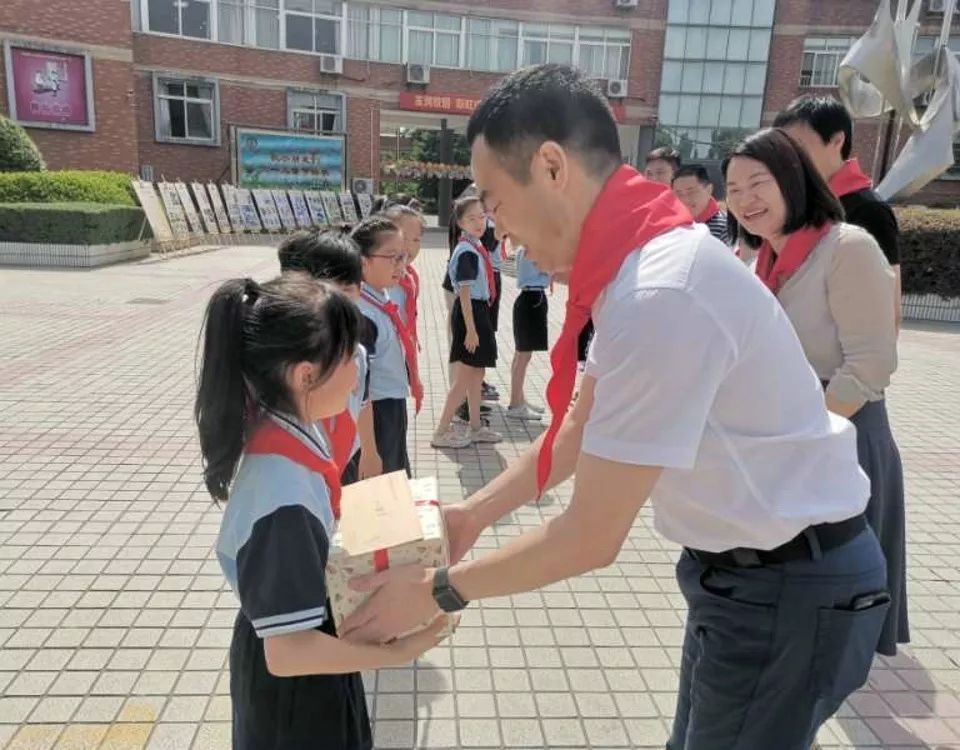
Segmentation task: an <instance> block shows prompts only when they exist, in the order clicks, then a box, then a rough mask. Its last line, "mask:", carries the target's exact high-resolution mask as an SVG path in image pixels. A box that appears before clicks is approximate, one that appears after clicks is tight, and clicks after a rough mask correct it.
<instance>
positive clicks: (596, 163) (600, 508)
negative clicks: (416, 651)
mask: <svg viewBox="0 0 960 750" xmlns="http://www.w3.org/2000/svg"><path fill="white" fill-rule="evenodd" d="M468 139H469V140H470V143H471V147H472V154H473V170H474V175H475V177H476V181H477V184H478V186H479V187H480V189H481V190H482V194H483V197H484V199H485V202H486V205H487V207H488V210H489V211H490V212H491V214H492V215H493V216H494V218H495V220H496V222H497V224H498V226H501V227H502V228H503V229H504V231H506V232H508V233H509V234H510V236H511V237H512V238H514V240H515V241H516V242H517V243H518V244H522V245H524V246H525V247H526V248H527V251H528V253H529V254H530V257H531V258H532V259H533V260H534V261H535V262H536V263H537V265H538V266H540V267H541V268H543V269H544V270H546V271H548V272H558V273H568V274H569V302H568V305H567V314H566V320H565V322H564V328H563V331H562V332H561V335H560V339H559V340H558V342H557V345H556V347H555V350H554V353H553V357H552V361H553V364H554V374H553V378H552V379H551V382H550V385H549V386H548V388H547V397H548V401H549V402H550V405H551V409H552V411H553V415H554V417H553V424H552V425H551V428H550V430H548V432H547V433H546V434H545V435H544V436H543V437H541V438H540V440H538V441H537V442H536V443H535V444H534V445H533V446H532V447H531V450H530V451H528V452H527V453H526V454H525V455H524V456H523V457H521V458H520V459H519V460H517V461H516V462H515V463H514V464H513V465H511V466H510V467H509V468H508V469H507V470H506V471H504V472H503V474H501V475H500V476H499V477H497V478H496V479H494V480H493V481H492V482H491V483H490V484H489V485H488V486H487V487H485V488H484V489H482V490H480V491H479V492H478V493H476V494H475V495H474V496H473V497H471V498H470V499H469V500H468V501H467V503H466V504H465V505H463V506H459V507H456V508H453V509H451V510H450V511H449V512H448V513H447V520H448V528H449V531H450V536H451V544H452V547H453V550H452V554H453V557H454V559H455V560H459V559H460V558H461V557H462V556H463V555H464V553H465V552H466V551H467V549H469V547H471V546H472V545H473V543H474V541H475V540H476V538H477V537H478V535H479V534H480V532H481V531H482V529H484V528H486V527H487V526H489V525H490V524H492V523H494V522H495V521H496V520H497V519H499V518H500V517H502V516H504V515H506V514H507V513H509V512H511V511H513V510H515V509H516V508H518V507H520V506H521V505H523V504H524V503H526V502H529V501H530V500H532V499H534V498H535V497H536V496H537V495H538V492H539V489H538V488H540V489H548V488H550V487H552V486H554V485H556V484H557V483H559V482H561V481H563V480H565V479H567V478H568V477H570V476H571V475H573V476H574V486H573V498H572V500H571V502H570V505H569V507H568V508H567V509H566V510H565V511H564V512H563V513H562V514H561V515H560V516H558V517H556V518H552V519H550V520H549V521H547V522H546V523H545V524H544V525H543V526H542V527H540V528H538V529H535V530H533V531H531V532H529V533H527V534H525V535H523V536H521V537H519V538H517V539H515V540H513V541H511V542H510V543H509V544H507V545H505V546H504V547H502V548H500V549H498V550H496V551H493V552H491V553H489V554H486V555H484V556H482V557H480V558H479V559H476V560H473V561H470V562H459V563H457V564H455V565H453V566H452V567H451V568H449V569H439V570H423V569H422V568H416V567H410V568H398V569H395V570H389V571H386V572H383V573H380V574H377V575H375V576H373V577H371V578H369V579H366V580H365V581H360V582H358V585H360V586H361V587H366V588H368V589H377V591H376V593H375V595H374V596H373V597H372V598H371V600H370V602H369V603H368V606H366V607H364V608H363V609H362V610H360V611H358V612H357V613H356V615H355V616H354V617H352V618H350V619H349V621H348V622H347V623H345V627H344V635H345V637H347V638H349V639H353V640H374V641H376V640H382V639H388V638H390V637H392V636H393V635H395V634H397V633H399V632H402V631H403V630H405V629H407V628H408V627H412V626H415V625H416V623H418V622H422V621H425V620H426V619H427V618H428V617H429V616H430V615H431V614H433V613H435V612H436V611H437V610H438V608H440V609H444V610H447V611H455V610H457V609H461V608H463V607H464V606H466V604H467V602H469V601H470V600H473V599H481V598H487V597H493V596H504V595H508V594H516V593H520V592H524V591H530V590H533V589H536V588H540V587H542V586H546V585H548V584H550V583H553V582H555V581H559V580H562V579H565V578H568V577H571V576H575V575H578V574H581V573H584V572H586V571H589V570H593V569H595V568H599V567H603V566H605V565H610V564H612V563H613V562H614V561H615V560H616V558H617V554H618V553H619V551H620V548H621V546H622V545H623V543H624V540H625V539H626V538H627V535H628V534H629V533H630V530H631V527H632V525H633V522H634V519H635V517H636V515H637V512H638V511H639V510H640V508H641V507H642V506H643V504H644V503H645V502H646V500H647V498H650V499H651V500H652V502H653V505H654V514H655V521H656V526H657V529H658V530H659V532H660V533H662V534H663V535H664V536H665V537H667V538H668V539H671V540H672V541H674V542H677V543H679V544H681V545H683V546H684V548H685V549H684V552H683V553H682V555H681V558H680V560H679V562H678V564H677V577H678V581H679V584H680V588H681V590H682V592H683V594H684V596H685V597H686V599H687V602H688V604H689V614H688V620H687V630H686V638H685V642H684V645H683V662H682V666H681V674H680V688H679V694H678V703H677V712H676V719H675V722H674V728H673V734H672V737H671V739H670V742H669V743H668V747H669V748H671V749H672V750H720V749H721V748H722V749H723V750H731V748H742V749H743V750H766V749H767V748H777V749H778V750H806V748H809V747H810V743H811V742H812V741H813V739H814V737H815V734H816V731H817V729H818V727H819V726H820V725H821V724H822V723H823V721H824V720H826V719H827V718H828V717H829V716H830V715H831V714H832V713H833V712H834V711H835V710H836V709H837V707H838V706H839V705H840V703H841V702H842V701H843V699H844V698H845V697H846V696H847V695H848V694H850V693H851V692H852V691H853V690H855V689H856V688H857V687H859V686H860V685H861V684H863V682H864V681H865V680H866V677H867V674H868V671H869V667H870V662H871V658H872V654H873V650H874V647H875V646H876V643H877V639H878V636H879V633H880V627H881V625H882V623H883V619H884V614H885V611H886V608H887V606H888V605H887V601H888V597H887V596H886V593H885V591H884V588H885V567H884V562H883V558H882V554H881V552H880V549H879V546H878V544H877V541H876V538H875V536H874V535H873V533H872V532H871V531H870V530H869V529H868V528H867V527H866V524H865V522H864V519H863V516H862V512H863V509H864V507H865V505H866V502H867V496H868V486H867V480H866V477H865V475H864V474H863V473H862V472H861V471H860V469H859V466H858V464H857V453H856V444H855V434H854V430H853V427H852V426H851V425H850V424H849V423H848V422H846V421H844V420H842V419H840V418H838V417H834V416H832V415H830V414H829V413H828V412H827V409H826V406H825V404H824V397H823V392H822V389H821V387H820V383H819V381H818V379H817V377H816V375H815V374H814V373H813V371H812V370H811V369H810V366H809V365H808V364H807V360H806V358H805V356H804V353H803V351H802V348H801V346H800V343H799V341H798V339H797V337H796V335H795V333H794V331H793V329H792V327H791V325H790V322H789V320H788V319H787V317H786V316H785V315H784V313H783V311H782V310H781V308H780V305H779V303H778V302H777V300H776V299H775V298H774V297H773V296H772V295H771V294H770V293H769V292H768V291H767V290H766V289H765V288H764V287H763V285H762V284H760V283H759V282H758V281H757V280H756V278H754V277H753V276H752V275H751V274H750V273H749V271H747V269H746V268H744V267H743V265H742V264H741V263H740V262H739V261H738V260H737V259H736V258H734V257H733V256H732V255H731V254H730V252H729V251H728V250H727V249H726V248H725V247H724V246H723V244H722V243H721V242H719V241H718V240H716V239H715V238H713V237H711V236H710V234H709V232H708V231H707V229H706V228H705V227H703V226H697V225H695V224H694V223H693V220H692V217H691V216H690V214H689V212H688V211H687V210H686V209H685V208H684V207H683V206H682V205H681V204H680V203H679V202H678V201H677V199H676V197H675V196H673V194H672V193H671V192H670V191H669V188H666V187H664V186H660V185H656V184H654V183H652V182H650V181H648V180H646V179H644V178H643V177H642V176H640V175H639V174H638V173H637V172H636V170H634V169H632V168H631V167H628V166H623V164H622V159H621V156H620V147H619V142H618V137H617V129H616V124H615V122H614V120H613V117H612V115H611V114H610V110H609V107H608V105H607V103H606V102H605V100H604V99H603V97H601V96H600V95H599V94H598V93H597V92H596V91H595V90H594V88H593V87H592V86H591V85H590V84H589V83H587V82H586V81H585V79H583V77H582V76H581V75H580V74H579V73H577V72H576V71H574V70H573V69H571V68H567V67H564V66H557V65H545V66H539V67H536V68H529V69H526V70H523V71H519V72H517V73H514V74H513V75H511V76H508V77H507V78H506V79H504V81H503V82H501V83H500V84H499V85H498V86H497V87H496V88H494V89H493V90H492V91H491V93H490V94H489V95H488V96H487V97H486V99H484V101H483V102H482V103H481V105H480V106H479V107H478V108H477V110H476V112H475V113H474V115H473V117H472V118H471V121H470V126H469V129H468ZM588 316H592V318H593V321H594V325H595V328H596V334H595V338H594V341H593V344H592V347H591V350H590V355H589V361H588V364H587V372H586V375H585V377H584V380H583V383H582V386H581V390H580V397H579V399H578V400H577V402H576V404H575V406H574V407H573V409H572V410H571V411H570V412H569V413H567V405H568V402H569V400H570V395H571V392H572V390H573V383H574V378H575V366H576V353H575V350H576V336H577V334H578V333H579V331H580V329H581V328H582V325H583V320H585V319H586V317H588Z"/></svg>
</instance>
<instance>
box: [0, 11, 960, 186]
mask: <svg viewBox="0 0 960 750" xmlns="http://www.w3.org/2000/svg"><path fill="white" fill-rule="evenodd" d="M621 5H628V6H629V3H623V2H616V0H550V1H549V2H548V1H547V0H539V1H534V2H519V0H488V1H487V2H485V3H483V4H482V6H481V5H480V4H468V3H467V2H466V1H465V0H454V1H453V2H449V1H444V2H439V1H438V0H377V1H376V2H371V3H367V2H360V1H359V0H347V2H336V1H330V0H184V1H183V2H175V1H174V0H85V1H84V2H83V3H78V2H75V0H43V1H42V2H30V1H29V0H5V2H3V3H0V42H2V43H3V44H4V46H5V47H6V48H8V50H9V49H11V48H19V47H23V48H39V49H52V50H58V51H65V52H74V53H80V54H83V55H85V56H89V60H90V63H91V65H92V73H93V97H92V101H93V110H94V112H95V127H94V128H93V129H92V132H88V131H81V130H64V129H50V128H46V127H32V126H29V125H28V127H29V129H30V133H31V135H32V136H33V137H34V139H35V140H36V141H37V144H38V145H39V147H40V148H41V150H42V152H43V154H44V156H45V158H46V160H47V162H48V164H49V165H50V167H51V168H66V167H76V168H84V169H86V168H108V169H117V170H122V171H127V172H131V173H142V174H144V175H145V176H151V175H152V176H153V177H155V178H156V179H160V178H161V176H162V177H166V178H167V179H184V180H214V181H217V180H230V179H232V176H233V170H232V159H233V146H234V144H233V140H234V139H233V129H234V127H241V126H242V127H251V126H252V127H258V128H263V129H269V130H278V131H285V130H288V129H300V130H302V129H304V127H305V124H308V126H309V127H308V129H311V130H312V131H313V132H318V133H343V134H345V140H346V143H345V154H346V157H345V161H346V164H345V165H344V167H345V169H344V171H345V176H346V179H347V181H348V183H349V180H350V179H351V178H357V177H366V178H373V179H375V180H376V179H378V178H379V177H380V162H381V159H380V149H381V142H388V139H386V138H384V139H382V138H381V134H383V133H389V132H398V130H399V132H401V133H402V132H404V130H406V131H409V130H410V129H413V128H417V127H431V128H436V127H439V126H440V122H441V120H444V121H445V124H446V125H447V126H448V127H451V128H454V129H460V130H462V128H463V126H464V124H465V122H466V118H467V112H466V111H461V110H458V109H457V108H456V107H452V108H451V109H450V111H449V112H444V111H442V110H443V109H444V108H443V107H436V106H432V107H431V106H427V107H417V106H411V104H410V101H411V100H412V97H401V93H403V92H417V93H420V94H423V95H425V96H427V97H437V96H449V97H452V98H453V100H454V101H455V100H456V99H457V98H461V99H469V100H476V99H478V98H480V97H481V96H482V95H483V93H484V92H485V91H486V90H487V89H488V88H489V86H490V85H491V84H492V83H494V82H495V81H496V80H498V78H499V77H500V76H502V75H503V73H504V72H506V71H508V70H512V69H514V68H515V67H517V66H519V65H522V64H526V63H528V62H538V61H541V60H556V61H560V62H567V61H572V62H574V63H575V64H578V65H579V66H580V67H581V68H584V69H585V70H588V71H589V72H590V74H591V76H593V77H596V78H598V79H600V80H601V81H602V82H603V85H604V86H615V85H616V82H617V81H620V82H621V83H620V84H619V85H620V86H621V88H620V89H616V88H608V89H607V90H608V92H609V93H610V94H611V101H612V103H613V104H615V105H616V107H615V109H616V111H617V114H618V119H619V121H620V127H621V137H622V140H623V143H624V150H625V152H626V154H627V156H628V158H629V159H630V160H631V161H634V162H639V161H641V160H642V155H643V153H645V152H646V151H647V150H648V149H649V148H650V147H651V146H652V145H654V144H655V143H656V142H658V139H660V140H662V139H664V138H665V139H667V142H671V141H673V142H678V143H680V144H684V143H686V148H687V150H688V152H689V156H690V158H691V160H706V161H710V160H713V161H715V160H716V159H717V158H719V156H721V155H722V151H723V147H724V146H725V144H726V141H722V137H726V138H731V137H736V136H737V135H738V134H740V133H743V132H749V130H751V129H754V128H756V127H759V126H761V125H763V124H769V122H770V121H771V120H772V118H773V117H774V115H775V114H776V112H777V110H778V109H779V108H781V107H782V106H784V105H785V104H786V103H788V102H789V101H790V100H791V99H792V98H794V97H795V96H797V95H799V94H801V93H805V92H823V93H835V90H836V89H835V67H836V64H837V63H838V62H839V59H840V58H841V57H842V49H843V45H844V44H846V43H848V42H849V40H851V39H852V38H855V37H856V36H858V35H860V34H861V33H862V32H863V31H864V30H865V29H866V27H867V25H868V24H869V23H870V20H871V19H872V17H873V14H874V12H875V10H876V7H877V0H845V2H843V3H837V2H832V1H828V0H637V2H636V5H635V6H634V7H620V6H621ZM924 23H925V26H924V29H922V30H921V34H922V35H923V34H936V33H937V32H938V31H939V26H938V24H939V20H938V18H937V16H936V15H933V14H930V13H925V16H924ZM678 40H679V42H678ZM718 40H719V43H722V48H721V47H720V46H718V44H717V43H715V42H718ZM704 47H705V48H706V51H704ZM741 47H742V49H741ZM711 48H715V49H713V51H711ZM748 48H749V49H748ZM837 50H840V51H837ZM9 59H10V56H9V54H7V55H6V57H5V58H4V57H2V56H0V68H3V70H2V71H0V112H3V113H9V112H10V99H11V97H9V96H8V91H7V89H8V85H9V84H8V81H9V80H12V79H13V78H14V77H13V76H11V75H10V71H7V70H6V69H5V68H6V66H8V65H9V62H8V61H9ZM718 60H719V61H721V62H718ZM411 64H412V65H417V64H420V65H426V66H427V67H428V68H429V83H426V84H420V83H410V82H409V79H410V76H411V73H412V72H416V71H411V69H410V68H411ZM831 66H832V67H831ZM718 69H722V70H723V71H725V73H721V72H718ZM325 70H327V71H329V72H324V71H325ZM674 76H675V81H673V82H671V80H673V78H674ZM738 76H739V78H737V77H738ZM712 77H715V80H716V81H717V82H718V83H716V84H715V83H713V82H712V80H714V79H713V78H712ZM721 78H722V86H721V84H720V83H719V82H720V81H721ZM608 81H613V82H614V83H612V84H608V83H607V82H608ZM730 81H735V82H737V81H739V82H737V83H736V87H735V88H729V87H730ZM720 88H722V92H721V90H720ZM728 88H729V90H728ZM727 94H729V95H727ZM428 101H430V100H429V99H428ZM414 110H419V111H414ZM424 110H430V111H424ZM18 119H20V120H23V119H24V117H23V114H22V113H18ZM724 134H725V135H724ZM880 134H881V127H880V125H879V124H878V123H875V122H861V123H858V124H857V128H856V135H855V150H856V152H857V153H859V154H860V155H861V157H862V161H863V162H864V163H865V164H866V165H867V166H868V167H869V166H870V165H872V164H873V162H874V154H875V149H876V144H877V140H878V137H879V136H880ZM904 140H905V138H902V139H901V144H902V143H903V141H904ZM949 178H950V176H949V175H948V178H947V179H944V180H939V181H937V182H936V183H934V184H933V185H931V186H930V187H929V188H928V189H927V190H926V191H924V195H925V196H926V197H928V198H930V199H933V200H937V201H940V202H951V203H952V202H953V201H954V200H957V201H958V202H960V182H953V181H952V180H951V179H949Z"/></svg>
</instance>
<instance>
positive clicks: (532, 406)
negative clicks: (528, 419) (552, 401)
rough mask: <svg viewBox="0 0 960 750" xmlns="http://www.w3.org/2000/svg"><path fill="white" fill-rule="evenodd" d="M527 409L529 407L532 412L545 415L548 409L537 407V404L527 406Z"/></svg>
mask: <svg viewBox="0 0 960 750" xmlns="http://www.w3.org/2000/svg"><path fill="white" fill-rule="evenodd" d="M526 407H527V408H528V409H529V410H530V411H535V412H536V413H537V414H543V413H545V412H546V411H547V409H546V407H544V406H536V405H535V404H526Z"/></svg>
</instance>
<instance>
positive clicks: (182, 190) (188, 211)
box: [173, 182, 203, 234]
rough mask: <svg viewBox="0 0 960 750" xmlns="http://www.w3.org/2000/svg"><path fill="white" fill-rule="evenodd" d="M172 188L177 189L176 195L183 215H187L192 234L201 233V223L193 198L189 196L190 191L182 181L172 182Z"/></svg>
mask: <svg viewBox="0 0 960 750" xmlns="http://www.w3.org/2000/svg"><path fill="white" fill-rule="evenodd" d="M173 187H174V189H175V190H176V191H177V197H178V198H180V203H181V205H182V206H183V215H184V216H186V217H187V224H189V225H190V231H191V232H193V233H194V234H203V224H202V223H201V221H200V214H198V213H197V207H196V206H195V205H194V203H193V198H191V197H190V191H189V190H187V186H186V184H185V183H183V182H175V183H173Z"/></svg>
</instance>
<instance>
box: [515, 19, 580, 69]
mask: <svg viewBox="0 0 960 750" xmlns="http://www.w3.org/2000/svg"><path fill="white" fill-rule="evenodd" d="M575 38H576V29H575V27H573V26H566V25H561V24H546V23H525V24H523V59H522V64H523V65H540V64H541V63H546V62H552V63H563V64H565V65H572V64H573V43H574V40H575Z"/></svg>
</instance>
